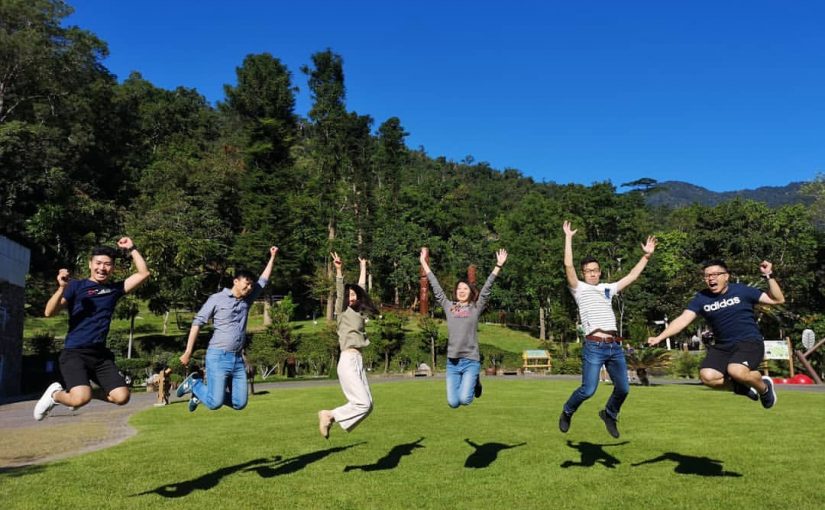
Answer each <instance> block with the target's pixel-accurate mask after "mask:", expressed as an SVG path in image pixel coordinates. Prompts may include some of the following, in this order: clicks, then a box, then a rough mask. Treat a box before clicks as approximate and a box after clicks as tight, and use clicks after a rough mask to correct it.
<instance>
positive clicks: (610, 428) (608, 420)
mask: <svg viewBox="0 0 825 510" xmlns="http://www.w3.org/2000/svg"><path fill="white" fill-rule="evenodd" d="M599 418H601V419H602V421H603V422H604V426H605V428H606V429H607V432H609V433H610V435H611V436H613V437H619V427H617V426H616V418H613V417H612V416H610V415H609V414H607V411H605V410H604V409H602V410H601V411H599Z"/></svg>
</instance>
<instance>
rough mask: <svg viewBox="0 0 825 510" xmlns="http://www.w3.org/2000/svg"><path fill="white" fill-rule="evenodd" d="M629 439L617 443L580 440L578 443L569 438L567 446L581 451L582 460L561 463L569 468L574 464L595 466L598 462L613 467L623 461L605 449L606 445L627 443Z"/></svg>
mask: <svg viewBox="0 0 825 510" xmlns="http://www.w3.org/2000/svg"><path fill="white" fill-rule="evenodd" d="M627 443H628V441H622V442H621V443H615V444H593V443H588V442H587V441H580V442H579V443H578V444H575V443H573V441H570V440H569V439H568V440H567V446H569V447H570V448H573V449H575V450H578V451H579V454H580V455H581V460H580V461H579V462H573V461H572V460H566V461H564V462H562V463H561V467H563V468H569V467H573V466H580V467H593V466H595V465H596V464H601V465H602V466H604V467H606V468H610V469H613V468H615V467H616V466H617V465H619V464H621V463H622V461H620V460H619V459H617V458H616V457H614V456H612V455H610V454H609V453H607V452H606V451H604V449H605V447H608V446H622V445H625V444H627Z"/></svg>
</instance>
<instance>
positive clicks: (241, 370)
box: [192, 349, 247, 410]
mask: <svg viewBox="0 0 825 510" xmlns="http://www.w3.org/2000/svg"><path fill="white" fill-rule="evenodd" d="M206 382H207V384H204V383H203V381H201V380H200V379H195V381H194V383H193V384H192V394H193V395H195V396H196V397H198V400H200V401H201V403H202V404H204V405H205V406H206V407H208V408H209V409H217V408H219V407H221V406H222V405H231V406H232V408H233V409H236V410H241V409H243V408H244V407H246V401H247V394H246V367H245V366H244V362H243V355H242V354H241V353H240V352H237V353H236V352H232V351H223V350H221V349H207V350H206ZM227 384H231V386H229V388H230V391H229V393H227V391H226V387H227Z"/></svg>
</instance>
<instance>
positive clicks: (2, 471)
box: [0, 464, 46, 478]
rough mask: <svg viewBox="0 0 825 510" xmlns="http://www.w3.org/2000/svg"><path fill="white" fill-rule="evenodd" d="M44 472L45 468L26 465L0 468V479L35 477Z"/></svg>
mask: <svg viewBox="0 0 825 510" xmlns="http://www.w3.org/2000/svg"><path fill="white" fill-rule="evenodd" d="M45 470H46V466H41V465H37V464H26V465H24V466H12V467H0V478H3V477H8V478H17V477H19V476H28V475H36V474H38V473H42V472H43V471H45Z"/></svg>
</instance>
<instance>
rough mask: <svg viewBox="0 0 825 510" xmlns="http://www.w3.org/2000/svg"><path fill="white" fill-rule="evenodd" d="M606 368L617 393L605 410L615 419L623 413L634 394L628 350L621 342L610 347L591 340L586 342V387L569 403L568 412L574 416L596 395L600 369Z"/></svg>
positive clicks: (583, 364)
mask: <svg viewBox="0 0 825 510" xmlns="http://www.w3.org/2000/svg"><path fill="white" fill-rule="evenodd" d="M602 365H604V366H605V368H607V373H608V374H610V380H611V381H613V393H611V394H610V398H609V399H608V401H607V405H606V406H605V408H604V409H605V411H606V412H607V414H608V415H610V416H611V417H612V418H614V419H615V418H617V417H618V416H619V410H620V409H621V407H622V404H623V403H624V400H625V399H626V398H627V394H628V392H629V391H630V383H629V382H628V381H627V362H626V361H625V359H624V349H622V346H621V345H620V344H617V343H609V344H608V343H603V342H593V341H591V340H585V341H584V348H583V349H582V385H581V386H580V387H579V389H577V390H576V391H574V392H573V394H572V395H570V398H569V399H568V400H567V402H565V404H564V412H565V413H567V414H569V415H572V414H573V413H575V412H576V410H577V409H578V408H579V406H580V405H582V402H584V401H585V400H587V399H588V398H590V397H592V396H593V394H594V393H596V388H597V387H598V386H599V370H601V368H602Z"/></svg>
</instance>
